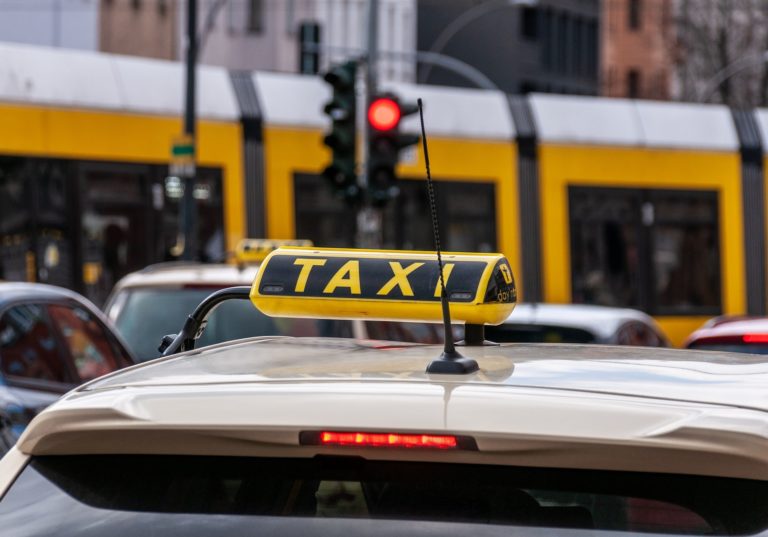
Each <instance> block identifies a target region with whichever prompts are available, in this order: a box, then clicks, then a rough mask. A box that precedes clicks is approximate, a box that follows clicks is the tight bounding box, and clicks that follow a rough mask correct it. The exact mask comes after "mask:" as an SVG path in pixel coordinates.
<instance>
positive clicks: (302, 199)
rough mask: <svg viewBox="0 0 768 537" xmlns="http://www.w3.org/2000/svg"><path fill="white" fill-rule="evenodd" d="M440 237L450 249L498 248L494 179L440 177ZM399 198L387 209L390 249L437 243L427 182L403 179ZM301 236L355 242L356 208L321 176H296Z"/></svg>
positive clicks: (346, 243)
mask: <svg viewBox="0 0 768 537" xmlns="http://www.w3.org/2000/svg"><path fill="white" fill-rule="evenodd" d="M435 186H436V191H437V204H438V208H437V210H438V213H439V214H440V225H441V227H440V238H441V240H442V241H443V247H444V248H445V249H446V250H453V251H465V252H473V251H479V252H490V251H494V250H495V249H496V195H495V189H494V185H493V184H492V183H490V182H483V183H479V182H478V183H465V182H458V181H438V182H437V184H436V185H435ZM399 187H400V196H399V197H398V198H397V200H396V201H394V202H392V203H389V204H388V205H387V206H386V209H385V211H384V229H383V235H384V244H383V246H384V247H385V248H396V249H405V250H424V249H428V250H429V249H432V248H433V247H434V243H433V238H432V223H431V222H432V221H431V219H430V215H429V198H428V197H427V184H426V182H425V181H423V180H418V181H417V180H408V179H404V180H401V181H400V182H399ZM294 192H295V199H296V202H295V203H296V206H295V208H296V213H295V214H296V216H295V218H296V236H297V237H300V238H302V239H310V240H312V241H313V242H314V243H315V244H316V245H318V246H331V247H349V246H352V245H353V244H354V242H355V230H356V228H357V226H356V217H355V212H354V210H352V209H350V208H349V207H347V206H346V205H345V204H344V202H343V201H341V200H338V199H336V198H334V197H333V195H332V193H331V191H330V189H329V187H328V185H327V183H326V182H325V181H324V180H323V179H322V177H320V176H317V175H308V174H296V175H295V176H294Z"/></svg>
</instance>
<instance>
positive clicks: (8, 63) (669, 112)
mask: <svg viewBox="0 0 768 537" xmlns="http://www.w3.org/2000/svg"><path fill="white" fill-rule="evenodd" d="M0 60H2V61H0V124H1V125H2V129H0V193H2V195H0V252H1V253H2V255H1V256H0V259H2V263H1V264H0V278H5V279H30V280H37V281H47V282H51V283H56V284H60V285H65V286H68V287H73V288H75V289H78V290H80V291H81V292H85V293H86V294H88V295H89V296H90V297H91V298H93V299H94V300H96V301H97V302H98V301H100V300H102V299H103V297H104V296H106V293H107V292H108V291H109V288H110V287H111V285H112V283H114V281H115V280H116V279H117V278H118V277H120V276H121V275H122V274H124V273H126V272H130V271H133V270H137V269H139V268H141V267H142V266H144V265H147V264H150V263H154V262H158V261H163V260H168V259H172V258H173V256H172V255H171V253H170V249H171V247H172V246H173V242H174V240H175V237H176V233H177V222H176V218H177V216H176V215H177V211H178V198H179V195H180V188H181V184H180V182H179V181H178V180H175V178H173V177H171V176H169V173H168V166H167V164H168V160H169V155H170V146H171V144H172V142H173V139H174V137H175V136H177V135H178V134H179V133H180V131H181V121H180V117H181V101H182V99H181V96H182V94H183V93H182V78H183V77H182V69H181V67H180V66H179V65H178V64H174V63H171V62H162V61H155V60H146V59H136V58H127V57H120V56H111V55H106V54H94V53H83V52H73V51H63V50H51V49H44V48H37V47H27V46H18V45H2V46H0ZM199 80H200V90H199V102H198V111H199V118H200V121H199V126H198V144H197V147H198V167H199V173H198V186H196V187H195V189H196V190H195V197H196V199H198V202H199V206H200V214H201V219H200V229H199V233H200V240H199V242H200V248H201V250H200V254H201V255H202V256H203V257H204V258H210V259H217V258H221V257H224V256H225V255H226V252H231V251H233V250H234V248H235V244H236V243H237V241H238V240H239V239H240V238H243V237H246V236H251V237H254V236H258V237H269V238H280V239H291V238H297V237H298V238H306V239H311V240H312V241H313V242H314V243H315V244H317V245H319V246H333V247H348V246H351V245H352V244H353V242H354V236H355V226H356V220H355V213H354V211H353V210H352V209H350V208H348V207H346V206H345V205H344V204H343V203H342V202H341V201H339V200H337V199H335V198H333V196H332V195H331V190H330V188H328V186H327V185H326V184H325V183H324V182H323V179H322V177H321V176H320V172H321V170H322V169H323V168H324V166H325V165H326V164H327V161H328V158H329V155H328V151H327V149H326V148H325V147H324V146H323V144H322V137H323V134H324V132H325V131H326V130H327V128H328V126H327V125H326V118H325V117H324V116H323V114H322V106H323V104H324V103H325V102H326V101H327V100H328V99H329V96H330V92H329V88H328V87H326V84H324V83H323V82H322V80H321V79H320V78H318V77H310V76H298V75H287V74H276V73H261V72H258V73H240V72H238V73H228V72H227V71H226V70H224V69H220V68H214V67H201V68H200V77H199ZM385 89H386V90H389V91H392V92H394V93H396V94H397V95H398V96H399V97H400V98H401V99H403V100H404V101H411V100H412V101H415V99H416V97H421V98H422V99H423V100H424V102H425V118H426V126H427V132H428V134H429V136H430V153H431V159H430V161H431V165H432V172H433V176H434V178H435V180H436V181H437V184H438V199H439V211H440V216H441V226H443V229H442V230H441V234H442V236H444V237H445V241H446V244H445V249H446V250H453V251H488V252H491V251H500V252H502V253H504V254H505V255H506V256H507V257H508V259H509V260H510V263H511V265H512V269H513V271H514V272H515V273H516V274H517V275H518V277H519V280H520V281H519V288H520V294H521V297H522V299H523V300H524V301H529V302H533V301H543V302H560V303H569V302H584V303H598V304H605V305H611V306H626V307H634V308H638V309H642V310H644V311H647V312H648V313H650V314H652V315H654V316H655V317H656V318H657V319H658V320H659V322H660V323H661V325H662V327H663V328H664V330H665V331H666V332H667V335H668V336H669V337H670V339H671V340H672V341H673V342H675V343H679V342H681V341H682V339H683V338H684V337H685V336H686V335H687V334H688V333H690V332H691V331H692V330H693V329H694V328H696V327H697V326H698V325H700V324H701V323H702V322H703V321H704V320H706V319H708V318H710V317H712V316H715V315H720V314H755V315H762V314H765V313H766V256H765V236H766V229H765V225H766V224H765V205H766V200H765V196H766V192H765V188H764V183H765V169H766V166H765V164H766V163H765V161H764V154H763V146H762V143H761V140H762V139H765V136H766V135H767V134H768V111H762V110H752V111H732V110H729V109H727V108H725V107H721V106H703V105H689V104H680V103H658V102H643V101H629V100H613V99H601V98H589V97H574V96H554V95H532V96H527V97H511V96H508V95H505V94H503V93H500V92H492V91H482V90H470V89H458V88H441V87H424V86H421V87H420V86H414V85H406V84H396V85H392V86H389V87H386V88H385ZM416 121H417V120H416V119H415V118H412V117H411V118H406V119H405V120H404V127H405V129H406V130H413V131H414V132H416V131H417V124H416ZM399 176H400V177H401V181H400V190H401V194H400V197H399V198H398V199H397V200H396V201H395V202H393V203H391V204H390V206H388V207H387V208H386V210H385V229H384V244H383V246H384V247H387V248H398V249H429V248H431V245H432V244H431V227H430V224H429V216H428V211H427V205H426V197H425V196H426V194H425V192H426V191H425V181H424V166H423V158H422V153H421V148H420V147H415V148H412V149H411V150H409V151H408V152H406V153H405V154H403V155H402V161H401V165H400V167H399Z"/></svg>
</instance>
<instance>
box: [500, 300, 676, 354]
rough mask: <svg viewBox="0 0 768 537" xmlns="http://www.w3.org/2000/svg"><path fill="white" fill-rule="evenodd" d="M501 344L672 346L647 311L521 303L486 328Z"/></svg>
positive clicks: (578, 305)
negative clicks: (498, 323) (504, 317)
mask: <svg viewBox="0 0 768 537" xmlns="http://www.w3.org/2000/svg"><path fill="white" fill-rule="evenodd" d="M485 335H486V338H487V339H489V340H490V341H495V342H498V343H506V342H526V343H599V344H605V345H634V346H642V347H669V342H668V341H667V338H666V337H665V336H664V333H663V332H662V331H661V329H660V328H659V326H658V325H657V324H656V321H654V320H653V318H652V317H650V316H649V315H646V314H645V313H643V312H641V311H638V310H633V309H627V308H610V307H605V306H590V305H580V304H538V303H537V304H518V305H517V306H516V307H515V310H514V311H513V312H512V314H511V315H510V316H509V317H508V318H507V320H506V321H504V323H503V324H500V325H498V326H487V327H486V328H485Z"/></svg>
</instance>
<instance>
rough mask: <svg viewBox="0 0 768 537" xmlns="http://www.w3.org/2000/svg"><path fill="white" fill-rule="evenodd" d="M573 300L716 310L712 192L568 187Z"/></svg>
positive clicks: (658, 311)
mask: <svg viewBox="0 0 768 537" xmlns="http://www.w3.org/2000/svg"><path fill="white" fill-rule="evenodd" d="M568 194H569V213H570V220H571V222H570V229H571V284H572V289H573V302H575V303H588V304H600V305H604V306H620V307H634V308H639V309H641V310H643V311H646V312H648V313H650V314H653V315H718V314H719V313H720V312H721V310H722V299H721V293H720V262H719V259H720V255H719V250H720V247H719V240H718V229H719V227H718V226H719V224H718V216H717V211H718V199H717V193H716V192H707V191H678V190H662V189H658V190H641V189H630V188H616V189H606V188H590V187H570V188H569V191H568Z"/></svg>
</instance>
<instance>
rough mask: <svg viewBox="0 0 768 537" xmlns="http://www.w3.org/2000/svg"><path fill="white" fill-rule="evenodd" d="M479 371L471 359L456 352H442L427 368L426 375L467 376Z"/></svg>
mask: <svg viewBox="0 0 768 537" xmlns="http://www.w3.org/2000/svg"><path fill="white" fill-rule="evenodd" d="M478 369H480V367H479V366H478V365H477V362H476V361H475V360H473V359H472V358H465V357H464V356H462V355H461V354H459V353H458V352H456V351H453V352H444V353H442V354H441V355H440V358H438V359H437V360H432V361H431V362H430V364H429V365H428V366H427V373H434V374H438V375H468V374H470V373H474V372H475V371H477V370H478Z"/></svg>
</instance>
